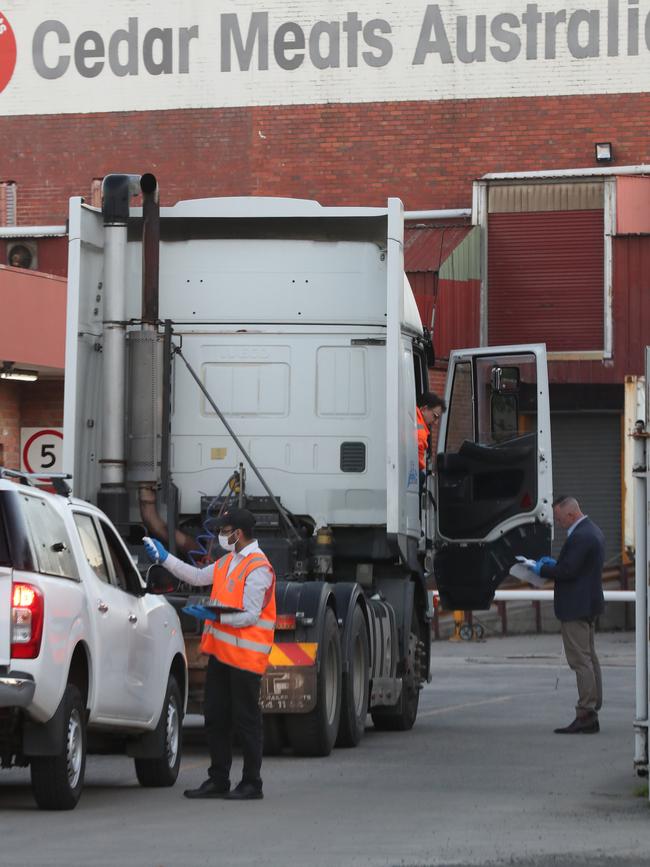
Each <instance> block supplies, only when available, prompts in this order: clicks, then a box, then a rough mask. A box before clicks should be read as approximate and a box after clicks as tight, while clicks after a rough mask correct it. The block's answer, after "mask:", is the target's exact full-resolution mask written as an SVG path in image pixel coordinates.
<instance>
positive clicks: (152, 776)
mask: <svg viewBox="0 0 650 867" xmlns="http://www.w3.org/2000/svg"><path fill="white" fill-rule="evenodd" d="M182 723H183V702H182V700H181V691H180V690H179V688H178V684H177V683H176V678H175V677H173V676H172V675H170V677H169V681H168V682H167V692H166V694H165V703H164V704H163V709H162V713H161V714H160V721H159V723H158V727H159V731H160V734H161V736H162V741H163V744H164V746H163V751H162V753H161V755H160V756H157V757H156V758H154V759H135V760H134V761H135V773H136V776H137V778H138V782H139V783H140V785H141V786H145V787H146V788H148V789H158V788H164V787H167V786H173V785H174V783H175V782H176V778H177V777H178V771H179V769H180V766H181V752H182V749H181V746H182V734H181V726H182Z"/></svg>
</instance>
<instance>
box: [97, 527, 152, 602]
mask: <svg viewBox="0 0 650 867" xmlns="http://www.w3.org/2000/svg"><path fill="white" fill-rule="evenodd" d="M100 524H101V528H102V532H103V534H104V538H105V539H106V545H107V548H108V555H109V557H110V558H111V563H112V566H113V571H114V573H115V583H116V584H117V586H118V587H119V588H120V590H124V591H125V592H126V593H137V592H138V591H139V590H140V589H141V587H142V585H141V583H140V576H139V575H138V571H137V569H136V568H135V566H134V565H133V563H132V562H131V558H130V557H129V555H128V554H127V552H126V551H125V550H124V547H123V546H122V543H121V542H120V540H119V539H118V537H117V536H116V534H115V532H114V530H113V529H112V527H109V526H108V524H106V523H104V521H100Z"/></svg>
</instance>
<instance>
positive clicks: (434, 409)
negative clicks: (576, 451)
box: [416, 391, 447, 490]
mask: <svg viewBox="0 0 650 867" xmlns="http://www.w3.org/2000/svg"><path fill="white" fill-rule="evenodd" d="M445 409H447V405H446V404H445V402H444V400H443V399H442V398H441V397H439V396H438V395H437V394H436V393H435V392H433V391H426V392H425V393H424V394H423V395H422V396H421V397H420V399H419V400H418V405H417V407H416V416H417V426H418V464H419V467H420V490H422V489H423V488H424V482H425V478H426V468H427V449H428V448H429V443H430V440H431V430H432V427H433V426H434V425H436V426H437V425H438V423H439V421H440V416H441V415H442V413H443V412H444V411H445Z"/></svg>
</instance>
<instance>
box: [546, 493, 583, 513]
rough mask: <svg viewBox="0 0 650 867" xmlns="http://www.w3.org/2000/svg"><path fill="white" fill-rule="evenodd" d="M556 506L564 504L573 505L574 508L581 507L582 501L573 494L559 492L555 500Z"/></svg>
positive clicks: (554, 505) (554, 504)
mask: <svg viewBox="0 0 650 867" xmlns="http://www.w3.org/2000/svg"><path fill="white" fill-rule="evenodd" d="M556 506H559V507H560V508H562V507H563V506H573V507H574V508H575V507H577V508H578V509H579V508H580V503H579V502H578V501H577V500H576V498H575V497H574V496H573V494H559V495H558V496H557V497H556V498H555V499H554V500H553V508H554V509H555V508H556Z"/></svg>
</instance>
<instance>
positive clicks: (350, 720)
mask: <svg viewBox="0 0 650 867" xmlns="http://www.w3.org/2000/svg"><path fill="white" fill-rule="evenodd" d="M348 651H349V654H350V658H349V659H348V670H347V672H345V673H344V675H343V680H342V689H341V722H340V724H339V736H338V738H337V740H336V746H337V747H356V745H357V744H358V743H359V741H360V740H361V738H362V737H363V733H364V731H365V728H366V716H367V715H368V691H369V679H370V670H369V664H368V660H369V656H370V651H369V649H368V627H367V626H366V618H365V617H364V616H363V612H362V611H361V608H360V606H359V605H355V607H354V612H353V613H352V625H351V627H350V645H349V648H348Z"/></svg>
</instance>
